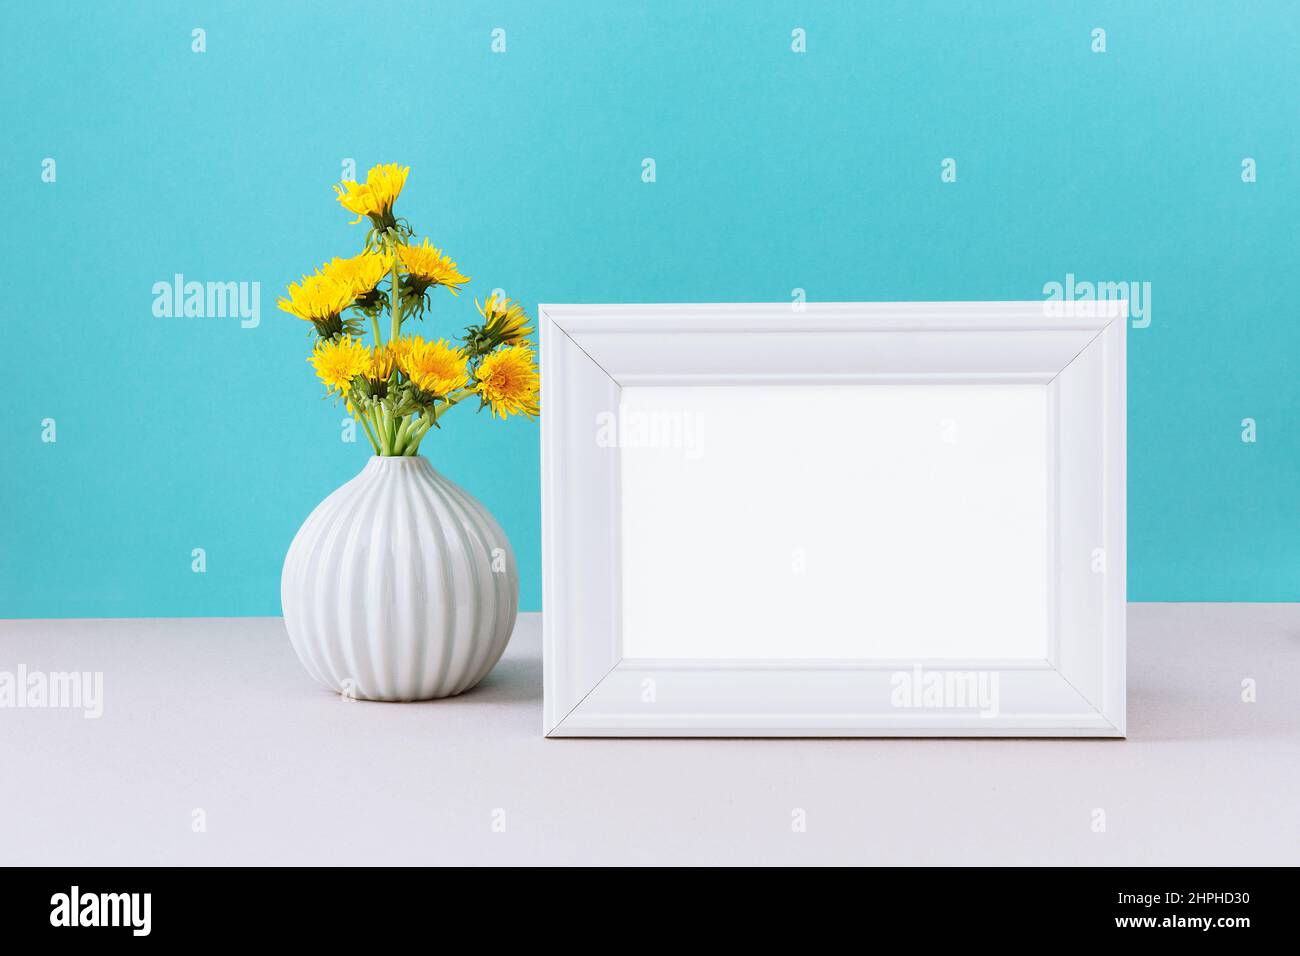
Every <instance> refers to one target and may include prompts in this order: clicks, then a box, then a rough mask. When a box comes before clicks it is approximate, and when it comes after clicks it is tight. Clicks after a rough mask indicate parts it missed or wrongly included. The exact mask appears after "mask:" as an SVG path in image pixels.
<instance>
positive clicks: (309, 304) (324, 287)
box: [275, 272, 356, 338]
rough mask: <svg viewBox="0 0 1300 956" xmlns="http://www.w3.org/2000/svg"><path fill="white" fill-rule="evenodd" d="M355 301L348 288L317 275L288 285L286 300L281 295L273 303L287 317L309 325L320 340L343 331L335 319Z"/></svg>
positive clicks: (340, 324)
mask: <svg viewBox="0 0 1300 956" xmlns="http://www.w3.org/2000/svg"><path fill="white" fill-rule="evenodd" d="M355 300H356V296H355V295H353V292H352V287H351V286H348V285H343V284H341V283H339V282H337V281H335V280H334V279H331V278H330V277H328V276H324V275H321V274H320V273H319V272H318V273H316V274H315V275H310V276H303V277H302V282H301V284H300V283H297V282H293V283H290V284H289V298H287V299H286V298H284V297H283V296H281V297H279V298H277V299H276V300H275V304H276V305H277V306H279V307H280V308H281V309H282V310H283V311H285V312H288V313H289V314H290V315H296V316H297V317H298V318H300V319H305V320H306V321H308V322H311V323H312V324H313V325H315V326H316V331H318V332H319V333H320V334H321V336H322V337H325V338H329V337H331V336H333V335H335V334H337V333H339V332H342V331H343V325H342V323H341V322H340V321H339V316H340V315H341V314H342V313H343V310H344V309H346V308H348V307H349V306H350V305H352V303H353V302H354V301H355Z"/></svg>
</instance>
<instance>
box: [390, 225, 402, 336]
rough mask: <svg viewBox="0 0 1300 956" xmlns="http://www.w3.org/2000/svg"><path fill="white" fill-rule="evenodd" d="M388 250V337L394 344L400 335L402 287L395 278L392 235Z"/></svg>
mask: <svg viewBox="0 0 1300 956" xmlns="http://www.w3.org/2000/svg"><path fill="white" fill-rule="evenodd" d="M390 249H391V250H392V253H393V278H392V281H391V283H390V285H391V286H392V289H390V290H389V296H388V298H389V303H388V309H389V314H390V315H391V316H392V320H393V327H392V332H391V333H390V335H389V341H391V342H396V341H397V337H398V336H399V335H401V334H402V287H401V284H400V280H399V279H398V276H397V261H398V256H397V237H396V236H395V235H394V236H393V239H392V241H391V243H390Z"/></svg>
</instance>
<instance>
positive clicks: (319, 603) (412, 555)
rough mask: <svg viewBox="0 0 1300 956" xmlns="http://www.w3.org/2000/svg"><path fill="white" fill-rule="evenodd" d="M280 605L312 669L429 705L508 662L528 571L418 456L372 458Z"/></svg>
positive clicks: (470, 504)
mask: <svg viewBox="0 0 1300 956" xmlns="http://www.w3.org/2000/svg"><path fill="white" fill-rule="evenodd" d="M280 602H281V604H282V606H283V608H284V623H285V626H286V628H287V629H288V631H289V640H290V641H291V642H292V644H293V649H294V650H295V651H296V652H297V654H298V659H299V660H301V661H302V663H303V666H304V667H306V668H307V671H308V672H309V673H310V674H311V675H312V676H313V677H315V678H316V679H317V680H318V681H320V682H321V683H322V684H324V685H325V686H326V687H329V688H330V689H331V690H334V691H336V692H338V693H340V694H343V695H345V696H348V697H354V698H357V699H360V700H395V701H409V700H430V699H433V698H436V697H451V696H453V695H455V694H459V693H461V692H462V691H466V690H468V689H469V688H471V687H473V686H474V685H475V684H477V683H478V682H479V681H481V680H482V679H483V678H484V677H486V676H487V673H488V671H490V670H491V669H492V667H493V665H495V664H496V662H497V661H498V660H499V659H500V658H501V654H502V652H503V651H504V650H505V649H506V644H507V643H508V642H509V640H510V634H511V632H512V631H513V630H514V625H515V614H516V612H517V611H518V608H519V573H518V570H517V569H516V567H515V556H514V552H513V551H511V549H510V542H509V541H507V540H506V536H505V533H504V532H502V530H501V527H500V525H498V524H497V523H496V520H495V519H494V518H493V517H492V515H491V514H489V513H488V511H487V509H486V508H484V507H483V506H482V505H481V504H479V502H478V501H476V500H475V499H474V498H473V497H472V496H471V495H469V494H468V493H467V492H465V491H464V490H463V489H461V488H459V487H458V486H456V485H455V484H453V483H452V482H451V481H448V480H447V479H446V478H444V477H443V476H442V475H440V474H438V472H436V471H435V470H434V469H433V466H432V465H430V464H429V462H428V460H427V459H425V458H422V457H419V456H414V457H410V458H387V457H380V456H376V457H373V458H371V459H370V460H369V462H368V463H367V464H366V466H365V468H363V469H362V470H361V473H360V474H359V475H357V476H356V477H355V478H353V479H352V480H351V481H349V482H348V483H347V484H345V485H343V487H341V488H339V489H338V490H337V491H335V492H334V493H333V494H331V495H330V496H329V497H328V498H326V499H325V500H324V501H322V502H321V503H320V504H319V505H318V506H317V507H316V509H315V510H314V511H313V512H312V513H311V514H310V515H308V516H307V520H306V521H305V522H303V525H302V527H301V528H300V529H298V533H297V535H295V536H294V539H293V543H292V544H290V545H289V553H288V555H287V556H286V557H285V559H284V573H283V574H282V575H281V578H280Z"/></svg>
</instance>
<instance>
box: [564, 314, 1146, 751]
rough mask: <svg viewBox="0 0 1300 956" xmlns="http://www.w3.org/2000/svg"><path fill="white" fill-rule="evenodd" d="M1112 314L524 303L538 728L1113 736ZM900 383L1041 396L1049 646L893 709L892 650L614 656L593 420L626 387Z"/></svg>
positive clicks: (1119, 595)
mask: <svg viewBox="0 0 1300 956" xmlns="http://www.w3.org/2000/svg"><path fill="white" fill-rule="evenodd" d="M1063 313H1064V314H1063ZM1127 315H1128V306H1127V303H1126V302H1078V303H1064V304H1063V303H1060V302H1054V303H1050V302H1049V303H1044V302H933V303H808V304H807V305H806V306H804V307H803V308H802V310H796V309H795V308H794V307H792V305H791V304H790V303H778V304H735V305H542V306H540V308H539V318H540V328H541V333H540V334H541V368H542V400H541V401H542V409H543V413H542V425H541V441H542V570H543V589H544V598H543V600H544V606H543V610H544V624H543V630H544V685H545V689H544V705H543V725H544V726H543V729H544V732H545V734H546V735H547V736H556V737H631V736H651V737H676V736H696V737H726V736H736V737H769V736H770V737H776V736H782V737H820V736H864V737H878V736H943V737H964V736H1006V737H1123V736H1124V732H1125V730H1124V728H1125V723H1124V721H1125V599H1126V598H1125V587H1126V568H1125V547H1126V543H1125V523H1126V510H1125V509H1126V503H1125V482H1126V473H1125V467H1126V466H1125V442H1126V437H1125V374H1126V373H1125V368H1126V366H1125V336H1126V328H1127ZM913 382H926V383H930V382H938V383H1036V384H1041V385H1044V386H1046V388H1047V391H1048V397H1047V409H1048V413H1047V422H1048V424H1047V429H1048V435H1047V448H1048V454H1047V458H1048V462H1047V464H1048V468H1047V470H1048V475H1047V481H1048V492H1047V502H1048V552H1049V553H1048V555H1047V556H1046V570H1047V574H1048V577H1049V584H1048V614H1047V616H1046V617H1047V619H1046V620H1045V621H1044V627H1045V628H1046V646H1047V647H1048V648H1049V653H1048V656H1047V657H1046V659H1044V660H1041V661H1037V660H1018V661H1008V662H1000V661H990V660H989V659H987V658H984V659H979V660H970V661H960V660H953V661H939V662H935V661H927V662H925V666H926V667H927V668H928V669H931V670H933V669H936V668H939V669H944V670H953V671H984V672H988V671H989V670H990V669H993V670H994V671H995V672H996V674H997V677H998V681H999V687H1000V705H999V708H998V713H997V715H996V716H988V715H981V714H979V713H976V712H973V711H971V710H956V709H951V708H950V709H947V710H939V711H927V710H917V709H899V708H897V707H894V706H891V703H890V679H891V674H893V675H896V674H897V673H898V670H899V668H900V667H910V666H911V664H910V663H909V662H899V661H878V660H849V661H827V660H815V661H802V660H771V661H769V660H746V661H727V660H703V661H700V660H660V659H654V660H646V659H641V660H636V659H628V658H625V657H624V656H623V652H622V637H621V630H622V617H621V614H622V609H621V603H620V590H621V561H622V556H621V544H620V530H619V529H620V524H621V522H620V451H619V449H618V448H610V447H601V445H600V444H599V443H598V442H597V441H596V440H595V439H594V432H595V425H594V423H595V422H596V421H597V419H598V416H599V415H600V414H601V413H602V412H606V413H607V412H609V411H611V410H617V409H618V408H619V404H620V402H619V396H620V392H621V390H622V388H623V387H624V386H634V385H635V386H655V385H691V384H698V385H737V384H743V385H767V384H771V385H783V384H822V383H836V384H839V383H843V384H880V383H913ZM1099 556H1100V561H1099ZM1099 564H1100V565H1101V566H1102V569H1101V570H1099V568H1098V565H1099ZM647 678H650V679H652V680H653V681H654V686H655V687H656V688H657V690H656V693H655V695H654V697H655V700H654V703H653V705H647V703H646V702H645V700H644V699H643V697H644V695H643V688H644V687H645V686H646V684H645V681H646V679H647Z"/></svg>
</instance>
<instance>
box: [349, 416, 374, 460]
mask: <svg viewBox="0 0 1300 956" xmlns="http://www.w3.org/2000/svg"><path fill="white" fill-rule="evenodd" d="M352 408H353V414H354V415H355V416H356V419H357V421H359V422H360V423H361V427H362V428H364V429H365V430H366V439H367V440H368V441H369V442H370V447H371V448H373V449H374V450H375V454H376V455H378V454H379V442H377V441H375V433H374V432H373V431H371V429H370V421H369V418H368V417H367V416H366V415H365V414H363V413H362V411H361V406H360V405H353V406H352Z"/></svg>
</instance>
